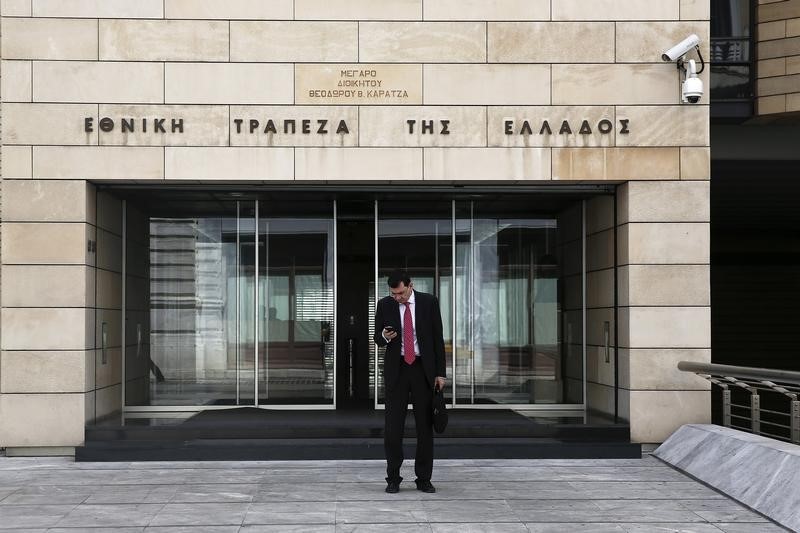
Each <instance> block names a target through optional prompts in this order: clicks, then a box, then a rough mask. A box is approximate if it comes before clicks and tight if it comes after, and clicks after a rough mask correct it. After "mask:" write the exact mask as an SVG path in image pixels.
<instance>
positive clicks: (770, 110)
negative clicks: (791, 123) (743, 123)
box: [756, 0, 800, 115]
mask: <svg viewBox="0 0 800 533" xmlns="http://www.w3.org/2000/svg"><path fill="white" fill-rule="evenodd" d="M756 21H757V22H758V26H757V27H756V57H757V58H758V68H757V70H756V72H757V75H758V82H757V90H756V93H757V95H758V98H757V106H756V112H757V114H759V115H772V114H775V113H788V112H795V111H800V2H798V1H797V0H758V6H757V8H756Z"/></svg>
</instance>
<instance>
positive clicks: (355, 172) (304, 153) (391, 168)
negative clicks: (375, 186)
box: [295, 148, 422, 181]
mask: <svg viewBox="0 0 800 533" xmlns="http://www.w3.org/2000/svg"><path fill="white" fill-rule="evenodd" d="M295 169H296V170H295V177H296V179H298V180H315V181H333V180H336V181H338V180H345V181H357V180H374V181H387V180H399V181H405V180H421V179H422V148H296V149H295Z"/></svg>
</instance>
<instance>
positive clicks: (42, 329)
mask: <svg viewBox="0 0 800 533" xmlns="http://www.w3.org/2000/svg"><path fill="white" fill-rule="evenodd" d="M89 313H90V311H88V310H86V309H83V308H58V307H52V308H40V307H24V308H22V307H7V308H3V309H2V320H3V339H2V345H3V350H84V349H86V348H88V347H89V346H88V345H87V342H90V341H89V340H88V339H87V336H86V333H87V331H90V328H91V327H92V326H91V324H89V323H87V318H88V315H89Z"/></svg>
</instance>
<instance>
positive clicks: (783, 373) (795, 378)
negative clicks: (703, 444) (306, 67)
mask: <svg viewBox="0 0 800 533" xmlns="http://www.w3.org/2000/svg"><path fill="white" fill-rule="evenodd" d="M678 370H681V371H683V372H692V373H694V374H697V375H698V376H700V377H702V378H705V379H707V380H708V381H710V382H711V383H712V384H713V385H716V386H717V387H719V388H720V389H722V423H723V425H724V426H726V427H731V419H732V418H737V419H743V420H749V421H750V430H751V431H752V432H753V433H756V434H759V435H766V436H768V437H772V438H777V439H782V440H789V441H790V442H793V443H795V444H800V372H793V371H790V370H773V369H770V368H751V367H746V366H733V365H718V364H712V363H696V362H692V361H681V362H679V363H678ZM731 387H735V388H740V389H743V390H746V391H747V392H749V393H750V405H749V410H750V416H749V417H744V416H741V415H736V414H731V408H738V409H747V408H748V406H744V405H740V404H734V403H732V402H731V390H732V389H731ZM766 391H769V392H774V393H777V394H780V395H782V396H784V397H786V398H788V399H789V409H788V412H785V413H781V412H778V411H773V410H769V409H761V396H760V393H761V392H766ZM762 412H766V413H769V414H772V415H778V416H786V417H788V418H789V424H788V425H785V424H777V423H775V422H768V421H763V422H762V420H761V413H762ZM762 423H763V424H767V425H769V426H777V427H782V428H786V429H788V430H789V438H788V439H786V438H785V437H781V436H778V435H775V434H773V433H767V432H765V431H762V430H761V424H762ZM736 427H737V429H743V428H741V427H740V426H736Z"/></svg>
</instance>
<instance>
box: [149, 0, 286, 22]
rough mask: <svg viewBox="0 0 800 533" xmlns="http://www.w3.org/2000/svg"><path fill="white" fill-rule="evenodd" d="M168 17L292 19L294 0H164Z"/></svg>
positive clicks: (165, 15)
mask: <svg viewBox="0 0 800 533" xmlns="http://www.w3.org/2000/svg"><path fill="white" fill-rule="evenodd" d="M163 2H164V17H165V18H168V19H203V20H213V19H221V20H245V19H256V20H291V19H292V9H293V7H294V6H293V1H292V0H270V1H269V2H264V1H263V0H225V2H220V1H219V0H163Z"/></svg>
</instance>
